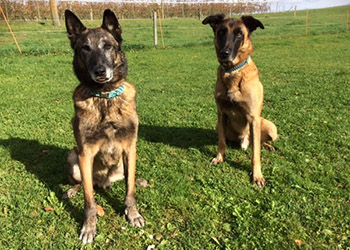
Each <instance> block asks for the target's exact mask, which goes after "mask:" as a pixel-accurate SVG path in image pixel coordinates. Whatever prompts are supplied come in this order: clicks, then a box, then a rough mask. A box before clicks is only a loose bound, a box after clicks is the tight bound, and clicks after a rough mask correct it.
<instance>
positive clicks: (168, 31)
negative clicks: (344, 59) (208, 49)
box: [0, 7, 349, 55]
mask: <svg viewBox="0 0 350 250" xmlns="http://www.w3.org/2000/svg"><path fill="white" fill-rule="evenodd" d="M73 11H74V12H75V13H76V11H75V10H74V9H73ZM101 12H102V13H103V10H101ZM116 12H117V13H119V12H118V11H116ZM100 14H101V13H100ZM307 15H308V27H307V30H308V36H315V35H322V34H327V35H329V34H346V33H347V32H349V7H340V8H334V9H325V10H312V11H309V12H307V11H298V12H297V13H296V14H294V13H293V12H286V13H272V14H266V13H263V14H256V15H255V17H256V18H258V19H259V20H260V21H261V22H262V23H263V24H264V26H265V30H263V31H259V32H256V33H255V34H254V39H257V40H268V41H271V42H272V43H273V41H277V40H279V39H283V38H286V37H287V38H293V37H300V36H306V24H307V22H306V20H307ZM79 16H80V15H79ZM119 16H120V15H119ZM235 16H238V15H235ZM97 19H98V20H97ZM101 19H102V16H101V15H100V18H97V17H96V18H94V20H90V19H89V18H87V20H84V21H83V23H84V24H85V25H86V26H87V27H99V26H100V25H101ZM120 22H121V25H122V27H123V38H124V50H126V51H133V50H141V49H147V48H154V47H155V45H154V39H153V21H152V19H151V18H145V19H135V20H132V19H131V20H130V19H128V20H120ZM2 23H4V22H3V21H1V20H0V55H8V54H10V53H16V52H17V51H16V46H15V45H14V42H13V40H12V38H11V35H10V33H9V31H8V29H7V27H6V26H5V25H2ZM10 23H11V26H12V28H13V30H14V32H15V34H16V36H17V38H18V41H19V44H20V45H21V47H22V49H23V52H24V53H25V54H43V53H71V50H70V47H69V46H67V44H68V40H67V36H66V31H65V27H64V23H63V22H62V20H61V24H62V25H61V26H60V27H54V26H53V25H52V21H51V20H50V19H48V20H41V21H23V19H22V21H16V22H14V21H13V20H12V21H11V22H10ZM162 26H163V33H164V41H165V47H187V46H201V45H208V44H210V45H211V44H212V42H213V38H212V31H211V29H210V28H209V27H207V26H204V25H202V24H201V20H199V19H198V18H197V17H196V18H166V19H163V20H162ZM158 41H160V34H159V33H158Z"/></svg>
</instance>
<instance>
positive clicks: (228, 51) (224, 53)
mask: <svg viewBox="0 0 350 250" xmlns="http://www.w3.org/2000/svg"><path fill="white" fill-rule="evenodd" d="M220 54H221V57H223V58H227V57H229V56H230V50H229V49H225V50H222V51H221V53H220Z"/></svg>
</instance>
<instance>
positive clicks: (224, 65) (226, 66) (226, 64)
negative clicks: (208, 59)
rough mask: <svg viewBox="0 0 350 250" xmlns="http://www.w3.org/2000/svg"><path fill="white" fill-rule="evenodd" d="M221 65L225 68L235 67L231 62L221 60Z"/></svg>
mask: <svg viewBox="0 0 350 250" xmlns="http://www.w3.org/2000/svg"><path fill="white" fill-rule="evenodd" d="M219 63H220V64H221V66H223V67H224V68H232V67H233V63H232V61H230V60H219Z"/></svg>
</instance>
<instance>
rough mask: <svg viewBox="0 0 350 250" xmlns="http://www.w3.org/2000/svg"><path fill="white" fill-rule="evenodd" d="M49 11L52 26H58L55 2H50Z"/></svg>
mask: <svg viewBox="0 0 350 250" xmlns="http://www.w3.org/2000/svg"><path fill="white" fill-rule="evenodd" d="M50 9H51V14H52V20H53V24H54V25H55V26H60V20H59V18H58V10H57V3H56V0H50Z"/></svg>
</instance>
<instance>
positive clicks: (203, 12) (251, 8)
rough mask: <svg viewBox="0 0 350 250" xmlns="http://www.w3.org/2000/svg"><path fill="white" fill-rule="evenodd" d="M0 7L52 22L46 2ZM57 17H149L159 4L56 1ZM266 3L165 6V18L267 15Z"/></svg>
mask: <svg viewBox="0 0 350 250" xmlns="http://www.w3.org/2000/svg"><path fill="white" fill-rule="evenodd" d="M1 7H2V8H3V10H4V11H5V14H6V16H7V17H8V19H10V20H25V21H26V20H28V21H29V20H50V19H52V16H51V12H50V6H49V3H48V2H38V1H28V2H26V3H25V4H23V3H21V2H10V1H4V0H3V1H1ZM57 7H58V12H59V16H60V18H61V19H62V18H63V17H64V10H65V9H70V10H72V11H74V12H75V13H76V14H77V15H79V17H80V18H82V19H100V18H101V17H102V13H103V11H104V10H105V9H107V8H109V9H112V10H114V11H115V12H116V13H117V15H118V17H119V18H122V19H135V18H151V17H152V15H153V12H154V11H156V10H157V9H160V7H161V6H160V5H158V4H154V3H152V4H146V3H137V4H136V3H79V2H59V3H58V6H57ZM269 10H270V6H269V5H268V4H267V3H262V4H258V3H231V4H230V3H215V4H205V3H203V4H164V6H163V12H164V17H165V18H171V17H193V18H199V17H201V16H207V15H210V14H213V13H225V14H227V15H230V14H239V13H256V12H268V11H269Z"/></svg>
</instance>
